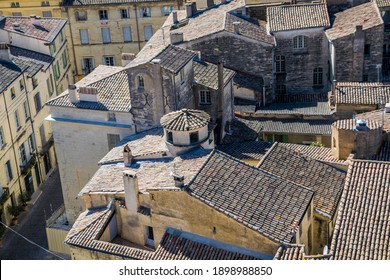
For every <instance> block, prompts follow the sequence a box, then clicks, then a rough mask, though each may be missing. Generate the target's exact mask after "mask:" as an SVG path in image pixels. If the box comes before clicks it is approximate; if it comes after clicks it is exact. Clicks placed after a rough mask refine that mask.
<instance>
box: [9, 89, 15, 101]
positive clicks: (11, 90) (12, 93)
mask: <svg viewBox="0 0 390 280" xmlns="http://www.w3.org/2000/svg"><path fill="white" fill-rule="evenodd" d="M10 93H11V100H14V99H15V98H16V92H15V88H14V87H11V89H10Z"/></svg>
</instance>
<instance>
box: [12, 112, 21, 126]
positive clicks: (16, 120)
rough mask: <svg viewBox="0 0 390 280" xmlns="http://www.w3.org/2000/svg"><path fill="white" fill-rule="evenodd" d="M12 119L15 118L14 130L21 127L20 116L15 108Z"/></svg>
mask: <svg viewBox="0 0 390 280" xmlns="http://www.w3.org/2000/svg"><path fill="white" fill-rule="evenodd" d="M14 119H15V125H16V131H19V130H20V129H21V128H22V126H21V124H20V118H19V112H18V110H15V112H14Z"/></svg>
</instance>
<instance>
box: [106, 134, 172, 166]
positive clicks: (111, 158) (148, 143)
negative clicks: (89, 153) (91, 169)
mask: <svg viewBox="0 0 390 280" xmlns="http://www.w3.org/2000/svg"><path fill="white" fill-rule="evenodd" d="M163 136H164V132H163V130H162V128H161V127H160V128H153V129H149V130H146V131H143V132H139V133H137V134H133V135H130V136H127V137H125V138H123V139H122V140H121V141H120V143H118V146H117V147H114V148H112V149H111V151H109V152H108V153H107V154H106V155H105V156H104V157H103V158H102V159H101V160H100V161H99V164H106V163H114V162H123V148H124V146H125V145H128V146H129V148H130V149H131V153H132V155H133V157H134V158H137V157H144V156H148V155H149V156H151V155H153V154H157V153H163V152H167V151H168V148H167V147H166V145H165V140H164V138H163Z"/></svg>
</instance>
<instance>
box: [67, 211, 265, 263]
mask: <svg viewBox="0 0 390 280" xmlns="http://www.w3.org/2000/svg"><path fill="white" fill-rule="evenodd" d="M114 212H115V210H114V207H113V206H108V207H107V208H105V207H102V208H95V209H89V210H87V211H85V212H84V213H82V214H81V215H80V216H79V217H78V219H77V220H76V222H75V224H74V225H73V227H72V229H71V230H70V232H69V234H68V235H67V237H66V239H65V243H66V244H68V245H71V246H74V247H80V248H83V249H86V250H90V251H96V252H104V253H107V254H110V255H114V256H117V257H119V258H125V259H138V260H255V259H260V258H261V257H262V254H259V253H257V252H254V251H249V250H246V249H244V248H239V247H237V246H234V245H230V244H225V243H221V242H218V241H215V240H210V239H208V238H205V237H201V236H198V235H195V234H188V233H185V232H182V231H180V230H175V229H172V228H167V230H166V232H165V233H164V235H163V237H162V239H161V240H160V244H159V246H158V247H157V249H156V250H155V251H154V250H152V249H149V248H146V247H142V246H139V245H137V244H133V243H130V242H121V243H123V244H116V243H113V242H106V241H101V240H99V238H100V237H101V235H102V233H103V231H104V229H105V227H106V226H107V223H108V222H109V221H110V219H111V217H112V215H113V214H114Z"/></svg>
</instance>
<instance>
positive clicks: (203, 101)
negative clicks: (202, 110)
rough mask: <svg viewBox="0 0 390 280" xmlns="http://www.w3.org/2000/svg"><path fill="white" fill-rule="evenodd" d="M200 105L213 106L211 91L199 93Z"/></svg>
mask: <svg viewBox="0 0 390 280" xmlns="http://www.w3.org/2000/svg"><path fill="white" fill-rule="evenodd" d="M199 104H200V105H209V104H211V94H210V91H209V90H201V91H200V92H199Z"/></svg>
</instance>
